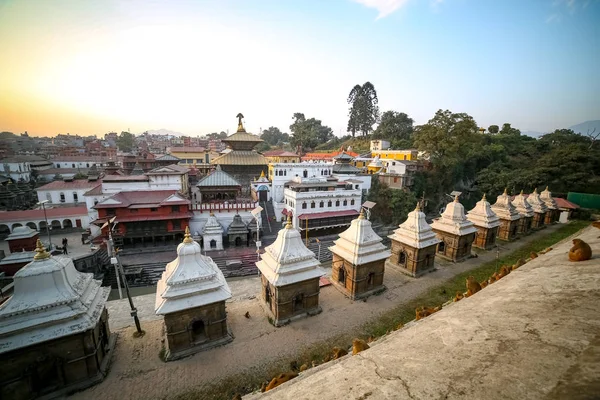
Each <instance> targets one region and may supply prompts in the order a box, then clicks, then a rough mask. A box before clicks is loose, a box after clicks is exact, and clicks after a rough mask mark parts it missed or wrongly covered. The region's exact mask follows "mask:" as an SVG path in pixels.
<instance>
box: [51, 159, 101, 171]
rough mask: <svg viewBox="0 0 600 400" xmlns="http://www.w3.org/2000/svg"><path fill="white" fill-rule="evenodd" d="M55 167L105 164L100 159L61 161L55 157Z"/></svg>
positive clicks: (53, 161)
mask: <svg viewBox="0 0 600 400" xmlns="http://www.w3.org/2000/svg"><path fill="white" fill-rule="evenodd" d="M52 163H53V164H54V167H55V168H86V169H87V168H91V167H92V165H94V164H95V165H96V166H97V167H102V166H103V164H102V163H101V162H98V161H92V160H88V161H61V160H60V159H59V158H55V159H54V160H52Z"/></svg>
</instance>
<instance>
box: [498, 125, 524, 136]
mask: <svg viewBox="0 0 600 400" xmlns="http://www.w3.org/2000/svg"><path fill="white" fill-rule="evenodd" d="M498 133H499V134H500V135H513V136H520V135H521V131H520V130H518V129H516V128H513V127H511V126H510V124H509V123H505V124H504V125H502V129H501V130H500V132H498Z"/></svg>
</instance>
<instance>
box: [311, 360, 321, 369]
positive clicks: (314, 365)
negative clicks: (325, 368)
mask: <svg viewBox="0 0 600 400" xmlns="http://www.w3.org/2000/svg"><path fill="white" fill-rule="evenodd" d="M318 365H319V363H318V362H316V361H315V360H313V362H312V366H313V368H314V367H316V366H318Z"/></svg>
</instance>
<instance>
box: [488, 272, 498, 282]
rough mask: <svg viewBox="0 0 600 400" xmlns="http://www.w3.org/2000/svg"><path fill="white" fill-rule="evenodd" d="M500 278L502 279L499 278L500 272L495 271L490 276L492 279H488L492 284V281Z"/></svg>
mask: <svg viewBox="0 0 600 400" xmlns="http://www.w3.org/2000/svg"><path fill="white" fill-rule="evenodd" d="M498 279H500V278H498V274H497V273H495V272H494V273H493V274H492V276H490V279H488V283H489V284H492V283H494V282H496V281H497V280H498Z"/></svg>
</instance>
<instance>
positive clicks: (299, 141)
mask: <svg viewBox="0 0 600 400" xmlns="http://www.w3.org/2000/svg"><path fill="white" fill-rule="evenodd" d="M292 118H293V119H294V123H293V124H292V125H290V131H292V136H291V138H290V142H291V144H292V146H294V147H298V146H302V148H303V149H304V151H306V150H309V149H311V150H312V149H314V148H315V147H317V146H318V145H319V143H325V142H328V141H329V140H331V139H333V138H334V135H333V131H332V130H331V128H330V127H328V126H326V125H323V124H322V123H321V120H319V119H315V118H310V119H306V117H305V116H304V114H302V113H295V114H294V116H293V117H292Z"/></svg>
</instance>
